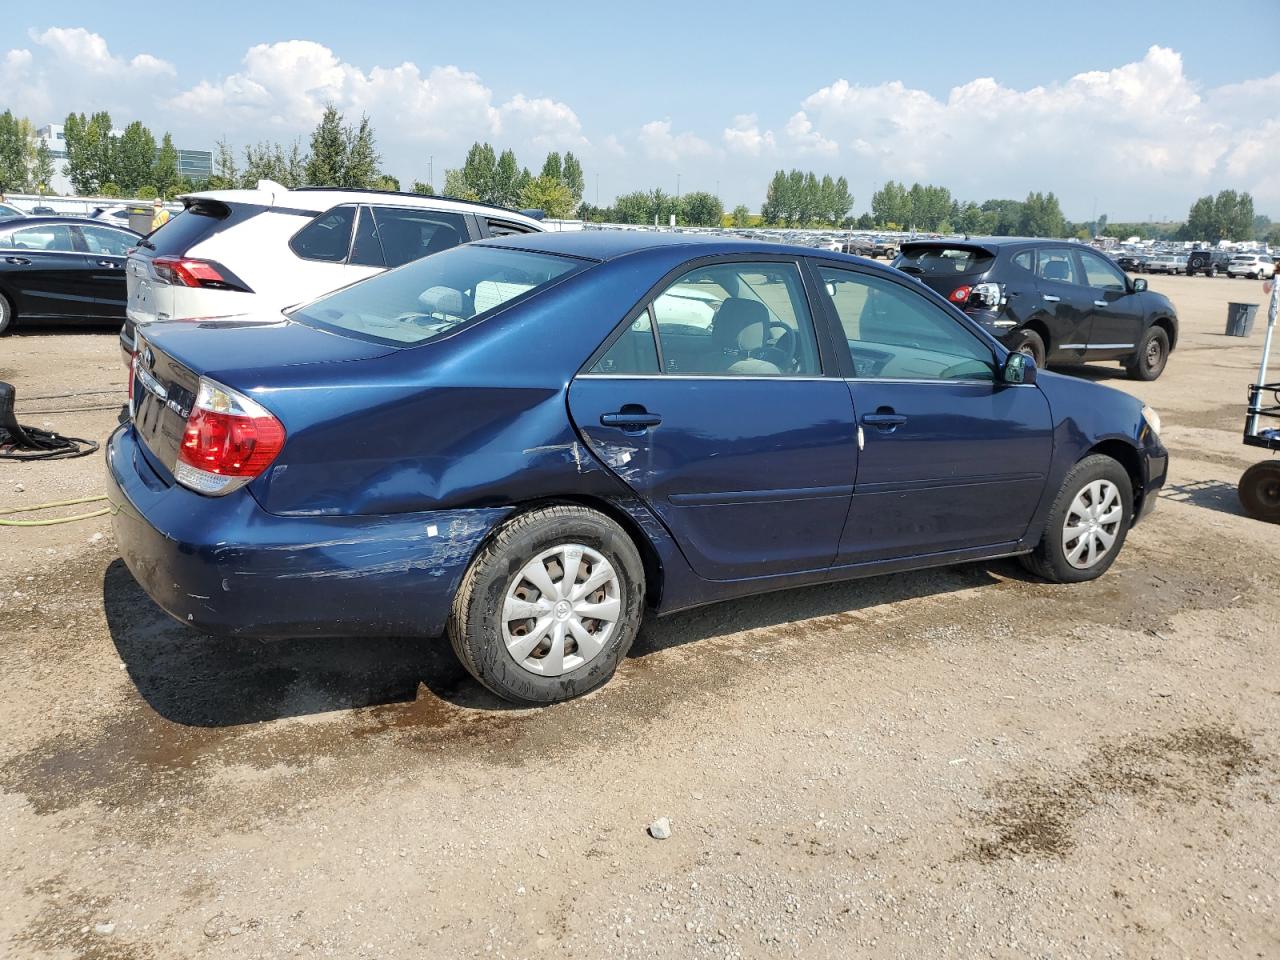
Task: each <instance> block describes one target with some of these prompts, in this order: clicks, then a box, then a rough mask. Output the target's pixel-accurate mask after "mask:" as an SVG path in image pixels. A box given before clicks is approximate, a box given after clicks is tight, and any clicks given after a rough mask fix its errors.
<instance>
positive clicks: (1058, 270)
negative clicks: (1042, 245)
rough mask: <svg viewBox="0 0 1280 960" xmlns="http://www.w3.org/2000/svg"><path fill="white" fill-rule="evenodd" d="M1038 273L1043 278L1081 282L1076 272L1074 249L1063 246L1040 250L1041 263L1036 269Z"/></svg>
mask: <svg viewBox="0 0 1280 960" xmlns="http://www.w3.org/2000/svg"><path fill="white" fill-rule="evenodd" d="M1036 275H1037V276H1038V277H1040V278H1041V279H1044V280H1053V281H1055V282H1057V283H1076V284H1078V283H1080V282H1081V281H1080V277H1079V276H1078V275H1077V273H1076V263H1075V257H1074V256H1072V251H1070V250H1065V249H1063V248H1061V247H1050V248H1049V249H1047V250H1041V251H1040V264H1039V266H1038V267H1037V269H1036Z"/></svg>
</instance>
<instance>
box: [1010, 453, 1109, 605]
mask: <svg viewBox="0 0 1280 960" xmlns="http://www.w3.org/2000/svg"><path fill="white" fill-rule="evenodd" d="M1132 517H1133V482H1132V481H1131V480H1130V479H1129V474H1128V473H1127V472H1126V471H1125V469H1124V467H1123V466H1121V465H1120V464H1119V463H1118V462H1117V461H1115V460H1113V459H1111V457H1106V456H1102V455H1100V454H1094V455H1093V456H1089V457H1085V458H1084V459H1083V460H1081V461H1080V462H1079V463H1077V464H1076V465H1075V467H1074V468H1072V470H1071V472H1070V473H1069V474H1067V478H1066V480H1064V481H1063V483H1062V489H1061V490H1059V491H1058V496H1057V498H1056V499H1055V500H1054V501H1053V507H1052V508H1051V509H1050V511H1049V518H1048V520H1047V522H1046V525H1045V531H1044V535H1043V536H1042V537H1041V538H1040V543H1039V544H1038V545H1037V546H1036V548H1035V550H1034V551H1032V552H1031V553H1029V554H1027V555H1025V556H1023V557H1021V558H1020V559H1021V560H1022V564H1023V566H1025V567H1026V568H1027V569H1028V570H1030V571H1031V572H1032V573H1034V574H1035V575H1036V576H1038V577H1042V578H1043V579H1045V580H1049V581H1051V582H1053V583H1082V582H1084V581H1085V580H1093V579H1095V578H1096V577H1100V576H1102V575H1103V574H1104V573H1106V572H1107V569H1108V568H1109V567H1110V566H1111V564H1112V563H1114V562H1115V559H1116V556H1117V555H1118V554H1119V553H1120V549H1121V547H1123V546H1124V541H1125V537H1126V536H1127V535H1128V532H1129V525H1130V523H1131V522H1132Z"/></svg>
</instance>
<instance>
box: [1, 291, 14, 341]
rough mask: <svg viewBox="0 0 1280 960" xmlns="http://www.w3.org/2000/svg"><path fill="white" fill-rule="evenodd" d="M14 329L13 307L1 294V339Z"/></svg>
mask: <svg viewBox="0 0 1280 960" xmlns="http://www.w3.org/2000/svg"><path fill="white" fill-rule="evenodd" d="M12 329H13V305H12V304H11V303H9V300H8V298H7V297H6V296H5V295H4V294H3V293H0V337H3V336H4V335H5V334H6V333H8V332H9V331H10V330H12Z"/></svg>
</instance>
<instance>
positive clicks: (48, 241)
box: [8, 223, 76, 252]
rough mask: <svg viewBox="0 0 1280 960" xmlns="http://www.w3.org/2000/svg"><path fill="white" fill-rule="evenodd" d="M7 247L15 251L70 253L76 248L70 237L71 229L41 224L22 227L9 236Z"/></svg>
mask: <svg viewBox="0 0 1280 960" xmlns="http://www.w3.org/2000/svg"><path fill="white" fill-rule="evenodd" d="M9 237H10V240H9V244H8V245H9V246H11V247H13V248H14V249H15V250H54V251H59V252H71V251H74V250H75V248H76V244H75V240H73V239H72V237H71V227H69V226H67V225H66V224H60V223H47V224H41V225H40V226H37V227H24V228H23V229H21V230H15V231H13V233H11V234H10V235H9Z"/></svg>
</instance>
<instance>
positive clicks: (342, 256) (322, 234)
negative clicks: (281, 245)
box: [289, 205, 356, 263]
mask: <svg viewBox="0 0 1280 960" xmlns="http://www.w3.org/2000/svg"><path fill="white" fill-rule="evenodd" d="M355 219H356V208H355V206H354V205H352V206H343V207H334V208H333V209H332V210H327V211H325V212H324V213H322V214H320V215H319V216H317V217H316V218H315V219H314V220H312V221H311V222H310V223H309V224H307V225H306V226H305V227H303V228H302V229H301V230H299V231H298V232H297V233H295V234H294V235H293V239H292V240H290V241H289V248H290V249H291V250H293V252H294V253H296V254H297V255H298V256H300V257H302V259H304V260H324V261H327V262H329V263H343V262H345V261H346V259H347V253H348V252H349V251H350V249H351V228H352V227H353V226H354V225H355Z"/></svg>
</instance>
